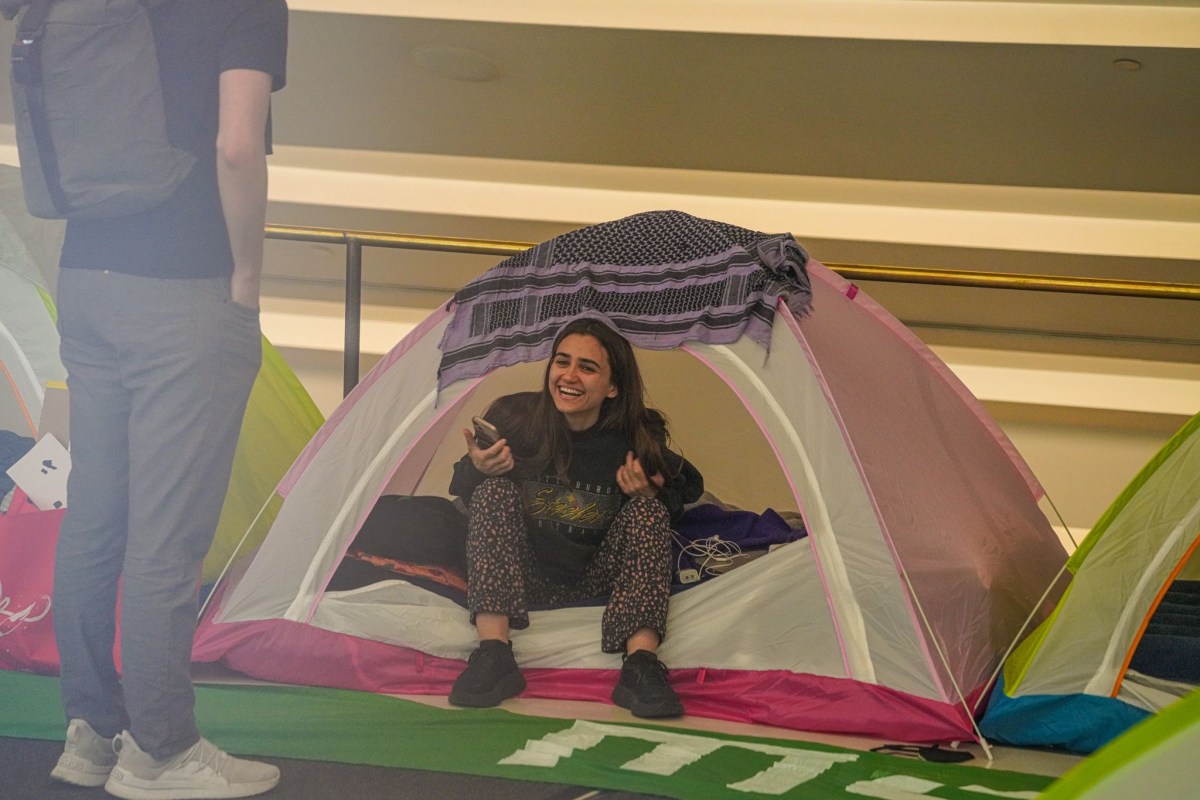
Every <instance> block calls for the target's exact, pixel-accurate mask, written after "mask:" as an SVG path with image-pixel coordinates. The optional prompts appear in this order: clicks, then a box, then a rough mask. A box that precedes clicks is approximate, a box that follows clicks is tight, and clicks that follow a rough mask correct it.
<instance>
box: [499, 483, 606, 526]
mask: <svg viewBox="0 0 1200 800" xmlns="http://www.w3.org/2000/svg"><path fill="white" fill-rule="evenodd" d="M522 489H523V495H524V497H523V498H522V501H523V504H524V506H525V513H526V515H528V517H529V518H530V519H531V520H532V521H533V522H534V523H535V524H536V525H537V526H538V527H539V528H556V529H558V530H562V531H564V532H566V531H572V532H574V531H578V532H580V533H583V532H591V533H602V532H603V531H606V530H608V528H609V526H610V525H612V521H613V518H614V517H615V516H616V515H617V512H618V511H620V510H621V498H622V495H621V490H620V487H618V486H617V485H616V484H610V485H597V484H589V483H581V482H577V481H573V482H571V483H570V484H568V485H566V486H564V485H562V484H560V483H558V482H557V481H555V480H554V479H553V478H548V477H547V476H544V475H543V476H540V477H539V478H537V479H535V480H530V481H525V482H524V484H523V486H522Z"/></svg>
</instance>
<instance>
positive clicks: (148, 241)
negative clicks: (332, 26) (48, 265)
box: [60, 0, 287, 278]
mask: <svg viewBox="0 0 1200 800" xmlns="http://www.w3.org/2000/svg"><path fill="white" fill-rule="evenodd" d="M150 15H151V23H152V25H153V28H154V38H155V46H156V48H157V50H158V62H159V73H160V76H161V78H162V86H163V99H164V101H165V104H166V116H167V133H168V135H169V136H170V139H171V143H172V144H174V145H175V146H176V147H180V148H182V149H184V150H187V151H188V152H190V153H192V154H193V155H194V156H196V165H195V167H193V168H192V171H191V173H190V174H189V175H188V177H187V178H186V179H185V180H184V181H183V183H181V184H180V185H179V187H178V188H177V189H176V191H175V193H174V194H173V195H172V196H171V197H170V198H169V199H168V200H166V201H165V202H164V203H162V204H161V205H158V206H156V207H154V208H152V209H150V210H149V211H145V212H142V213H140V214H135V215H132V216H128V217H121V218H118V219H110V220H95V221H93V220H72V221H70V222H69V223H68V224H67V233H66V240H65V241H64V243H63V252H62V258H61V262H60V263H61V266H62V267H64V268H71V269H108V270H112V271H114V272H126V273H131V274H134V275H143V276H149V277H158V278H212V277H221V276H224V275H229V274H230V273H231V272H232V271H233V256H232V254H231V253H230V249H229V234H228V232H227V231H226V228H225V218H224V216H223V214H222V211H221V197H220V193H219V191H218V188H217V167H216V141H217V126H218V122H219V119H218V110H219V101H220V92H219V81H220V75H221V73H222V72H224V71H225V70H229V69H253V70H259V71H262V72H266V73H268V74H270V75H271V76H272V78H273V81H272V84H273V86H272V88H273V89H274V90H277V89H280V88H282V87H283V85H284V82H285V80H286V70H285V67H286V60H287V3H286V2H285V0H169V1H168V2H166V3H163V4H162V5H159V6H156V7H154V8H152V9H151V10H150ZM270 147H271V138H270V128H269V125H268V132H267V151H268V152H270Z"/></svg>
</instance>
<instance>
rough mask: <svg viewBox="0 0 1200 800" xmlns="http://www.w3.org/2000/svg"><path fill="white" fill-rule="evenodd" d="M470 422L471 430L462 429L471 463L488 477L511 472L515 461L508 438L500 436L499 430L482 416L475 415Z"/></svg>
mask: <svg viewBox="0 0 1200 800" xmlns="http://www.w3.org/2000/svg"><path fill="white" fill-rule="evenodd" d="M472 423H473V424H474V426H475V429H474V430H473V431H471V430H467V429H466V428H464V429H463V438H465V439H466V441H467V455H468V456H470V458H471V464H472V465H474V467H475V469H477V470H479V471H480V472H482V473H483V474H484V475H487V476H488V477H489V478H492V477H496V476H498V475H504V474H505V473H508V472H511V471H512V468H513V466H515V462H514V461H513V455H512V450H510V449H509V447H508V440H507V439H503V438H501V436H500V431H498V430H496V427H495V426H494V425H492V424H490V423H489V422H488V421H487V420H485V419H483V418H482V417H475V418H474V419H473V420H472Z"/></svg>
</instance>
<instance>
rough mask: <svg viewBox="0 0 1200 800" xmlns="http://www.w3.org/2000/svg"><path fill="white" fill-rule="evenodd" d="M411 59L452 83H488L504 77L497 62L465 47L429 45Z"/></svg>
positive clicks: (417, 51) (416, 51)
mask: <svg viewBox="0 0 1200 800" xmlns="http://www.w3.org/2000/svg"><path fill="white" fill-rule="evenodd" d="M409 57H410V58H412V60H413V63H415V64H417V65H418V66H419V67H421V68H423V69H426V70H428V71H429V72H432V73H433V74H434V75H438V76H441V77H443V78H449V79H450V80H452V81H466V82H468V83H486V82H488V81H494V80H499V79H500V77H501V76H502V75H504V70H503V69H502V68H501V67H500V65H499V64H497V63H496V62H495V61H493V60H492V59H490V58H488V57H487V56H485V55H483V54H482V53H477V52H475V51H474V50H468V49H467V48H465V47H448V46H445V45H440V44H427V45H422V46H421V47H418V48H416V49H415V50H413V51H412V53H411V54H410V56H409Z"/></svg>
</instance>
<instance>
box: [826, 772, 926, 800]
mask: <svg viewBox="0 0 1200 800" xmlns="http://www.w3.org/2000/svg"><path fill="white" fill-rule="evenodd" d="M941 787H942V784H940V783H937V782H936V781H927V780H925V779H924V778H914V777H913V776H911V775H885V776H884V777H882V778H875V779H873V780H869V781H858V782H856V783H852V784H850V785H849V786H847V787H846V793H847V794H857V795H859V796H861V797H874V798H877V800H924V798H928V797H929V793H930V792H932V791H933V790H934V789H940V788H941Z"/></svg>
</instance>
